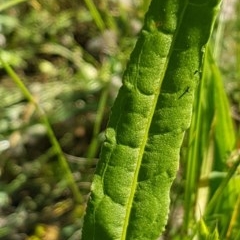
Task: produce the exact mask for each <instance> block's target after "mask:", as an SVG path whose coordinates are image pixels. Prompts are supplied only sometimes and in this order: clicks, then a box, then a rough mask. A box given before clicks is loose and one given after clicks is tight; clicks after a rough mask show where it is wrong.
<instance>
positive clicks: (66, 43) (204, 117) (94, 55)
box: [0, 0, 240, 240]
mask: <svg viewBox="0 0 240 240" xmlns="http://www.w3.org/2000/svg"><path fill="white" fill-rule="evenodd" d="M147 2H148V1H133V0H132V1H124V0H121V1H120V0H118V1H116V0H109V1H95V4H91V1H87V0H85V2H83V1H78V0H70V1H69V0H68V1H67V0H61V1H57V0H52V1H47V0H31V1H27V0H13V1H12V0H9V1H7V2H6V1H5V0H0V47H1V52H0V56H1V59H2V64H1V66H0V75H1V78H0V97H1V101H0V110H1V111H0V239H12V240H15V239H16V240H18V239H19V240H21V239H31V240H35V239H46V240H54V239H71V240H73V239H80V236H81V226H82V215H83V212H84V209H85V204H86V199H87V194H88V192H89V186H90V182H91V177H92V174H93V171H94V167H95V165H96V161H97V158H98V154H99V146H100V145H101V143H102V141H103V139H104V132H103V131H104V129H105V126H106V123H107V119H108V115H109V110H110V107H111V105H112V102H113V101H114V98H115V96H116V93H117V90H118V88H119V86H120V84H121V76H122V73H123V70H124V68H125V65H126V62H127V60H128V57H129V54H130V52H131V50H132V47H133V45H134V43H135V40H136V37H137V33H138V31H139V30H140V28H141V24H142V20H143V16H144V13H145V11H146V8H147V5H148V3H147ZM95 7H96V8H97V9H98V11H96V9H95ZM239 16H240V3H239V2H238V1H234V0H225V1H224V5H223V8H222V12H221V14H220V18H219V20H218V24H217V26H216V31H215V34H214V40H213V41H212V43H214V44H212V45H211V52H212V53H213V54H211V52H210V53H209V54H208V64H209V65H207V64H205V68H206V71H205V74H204V75H203V79H205V80H204V81H202V82H201V83H200V84H199V86H200V87H199V92H198V94H199V95H198V98H197V99H202V100H204V101H201V104H202V105H201V104H199V102H200V101H198V102H196V105H195V108H194V112H195V114H196V115H194V116H196V117H195V118H193V124H192V128H191V129H190V131H189V133H188V134H187V136H186V140H185V144H184V146H183V150H182V154H181V157H182V158H181V160H182V161H181V168H180V171H179V175H178V177H177V179H176V181H175V184H174V186H173V189H172V190H173V191H172V192H173V194H172V200H173V201H172V206H171V213H170V219H169V226H170V227H167V231H166V233H165V238H166V239H183V236H185V237H186V239H190V238H189V236H193V235H194V231H195V232H196V231H197V230H196V226H197V224H196V221H195V216H194V212H195V210H196V209H197V210H196V211H197V212H198V210H199V209H200V205H201V204H202V203H203V202H205V203H206V204H205V205H206V206H207V207H204V206H203V207H202V206H201V209H205V210H206V214H205V218H203V219H202V220H201V224H200V230H199V232H200V233H201V234H200V235H199V238H201V237H202V236H203V237H204V236H205V235H210V234H213V233H214V229H215V227H216V226H218V227H219V229H218V234H219V235H220V236H221V239H240V236H239V235H237V234H239V233H238V231H237V229H239V227H240V217H239V216H240V213H239V212H240V187H239V186H240V183H239V174H237V171H236V168H237V167H238V164H239V163H238V162H239V160H238V157H239V152H238V147H239V121H240V105H239V103H240V81H239V79H240V31H239V30H240V25H239V23H240V21H239V20H240V19H239ZM212 55H213V56H212ZM213 59H215V61H216V62H217V65H218V66H219V68H220V70H221V74H220V72H219V68H218V67H217V65H216V64H215V62H214V60H213ZM10 66H11V67H10ZM206 79H210V80H209V81H207V80H206ZM211 79H215V80H216V81H214V84H212V82H213V81H211ZM21 80H22V82H23V84H24V85H21ZM219 82H220V85H219ZM221 82H222V83H223V85H224V87H225V90H226V93H227V95H228V99H229V102H230V110H231V118H232V119H230V118H229V117H228V116H229V115H228V110H229V109H228V103H227V102H228V101H227V100H226V99H225V97H224V96H225V93H223V92H222V90H221V89H222V85H221ZM25 86H26V87H27V89H28V90H29V91H30V93H31V94H29V92H28V91H27V89H26V88H25ZM217 86H218V88H217ZM203 89H205V90H203ZM217 89H218V90H217ZM214 93H215V98H213V97H212V96H213V94H214ZM214 99H215V100H214ZM206 106H208V107H206ZM217 106H223V107H222V108H221V109H220V110H219V111H218V113H217V115H215V112H216V111H215V110H216V109H219V108H217ZM213 112H214V113H213ZM197 114H198V115H197ZM214 116H218V117H214ZM216 119H222V121H221V122H220V123H219V121H217V123H216ZM197 120H198V121H197ZM232 120H233V122H234V127H233V126H232V122H231V121H232ZM200 126H201V127H203V128H200ZM214 126H219V130H216V129H217V128H215V127H214ZM196 129H197V131H198V132H197V131H196ZM52 130H53V132H54V134H55V136H56V139H55V137H54V135H53V134H52ZM203 133H206V134H205V135H204V134H203ZM215 133H216V134H215ZM220 133H222V135H221V134H220ZM196 134H199V135H198V138H196V137H194V136H196ZM219 134H220V135H219ZM213 136H214V137H213ZM196 139H197V141H196ZM56 140H57V141H56ZM193 142H194V144H192V143H193ZM226 142H227V143H226ZM193 145H194V146H195V147H193ZM59 146H60V147H61V148H59ZM211 146H214V147H211ZM61 149H62V150H61ZM221 150H222V151H221ZM223 150H224V151H223ZM226 151H228V154H227V155H226ZM221 153H222V154H225V155H224V156H221ZM66 163H67V164H66ZM207 163H211V164H207ZM201 169H202V170H201ZM191 173H192V174H191ZM226 176H227V177H226ZM212 179H213V180H212ZM214 179H215V180H216V181H215V180H214ZM224 181H225V182H224ZM206 183H207V184H206ZM224 183H225V185H224ZM201 186H205V187H207V188H206V189H205V190H207V192H208V193H206V192H204V193H199V192H200V191H202V189H201V188H200V187H201ZM221 188H223V189H225V190H221ZM218 189H220V190H218ZM217 190H218V191H220V193H219V194H218V193H217V194H218V195H215V193H216V192H217ZM209 192H210V193H209ZM202 196H203V198H202ZM209 196H210V197H209ZM213 196H217V200H214V201H213V203H211V201H210V200H211V199H214V198H213ZM215 198H216V197H215ZM184 203H185V205H184ZM223 203H224V204H223ZM211 204H212V205H211ZM209 205H210V207H209ZM196 206H197V207H196ZM213 206H217V209H216V207H213ZM195 207H196V209H195ZM198 207H199V209H198ZM187 213H189V214H187ZM198 213H199V212H198ZM201 214H203V213H202V212H201V213H200V215H201ZM216 216H218V217H219V216H220V217H219V218H217V219H218V220H216ZM199 218H201V216H200V217H199ZM206 225H207V226H208V228H209V229H207V228H206ZM204 234H205V235H204ZM187 236H188V237H187ZM233 236H236V237H238V238H233ZM202 239H205V238H202Z"/></svg>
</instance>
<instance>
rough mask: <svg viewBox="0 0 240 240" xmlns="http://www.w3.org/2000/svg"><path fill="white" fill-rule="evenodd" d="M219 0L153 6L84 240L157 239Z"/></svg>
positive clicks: (100, 170) (165, 0)
mask: <svg viewBox="0 0 240 240" xmlns="http://www.w3.org/2000/svg"><path fill="white" fill-rule="evenodd" d="M219 3H220V1H219V0H217V1H216V0H206V1H203V0H192V1H179V0H153V1H152V2H151V4H150V7H149V10H148V12H147V14H146V17H145V22H144V26H143V29H142V31H141V33H140V36H139V39H138V41H137V43H136V46H135V49H134V50H133V52H132V55H131V57H130V61H129V63H128V66H127V69H126V71H125V74H124V77H123V86H122V87H121V89H120V91H119V94H118V97H117V99H116V101H115V104H114V106H113V108H112V114H111V117H110V121H109V124H108V128H107V131H106V140H105V143H104V145H103V147H102V152H101V156H100V161H99V163H98V166H97V169H96V173H95V176H94V180H93V184H92V192H91V196H90V199H89V203H88V207H87V213H86V216H85V220H84V227H83V239H84V240H90V239H94V240H97V239H99V240H103V239H104V240H108V239H109V240H110V239H115V240H118V239H119V240H124V239H138V240H141V239H144V240H147V239H149V240H153V239H157V238H158V237H159V235H160V233H161V232H162V231H163V230H164V226H165V224H166V221H167V215H168V211H169V202H170V199H169V192H170V187H171V185H172V182H173V180H174V178H175V175H176V172H177V169H178V164H179V163H178V162H179V149H180V146H181V144H182V140H183V136H184V132H185V130H186V129H187V128H188V127H189V124H190V120H191V113H192V103H193V98H194V91H195V87H196V85H197V83H198V81H199V77H200V74H199V73H200V71H201V67H202V61H203V55H204V48H205V45H206V44H207V41H208V39H209V36H210V33H211V30H212V24H213V21H214V18H215V15H216V12H217V10H218V8H219Z"/></svg>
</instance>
